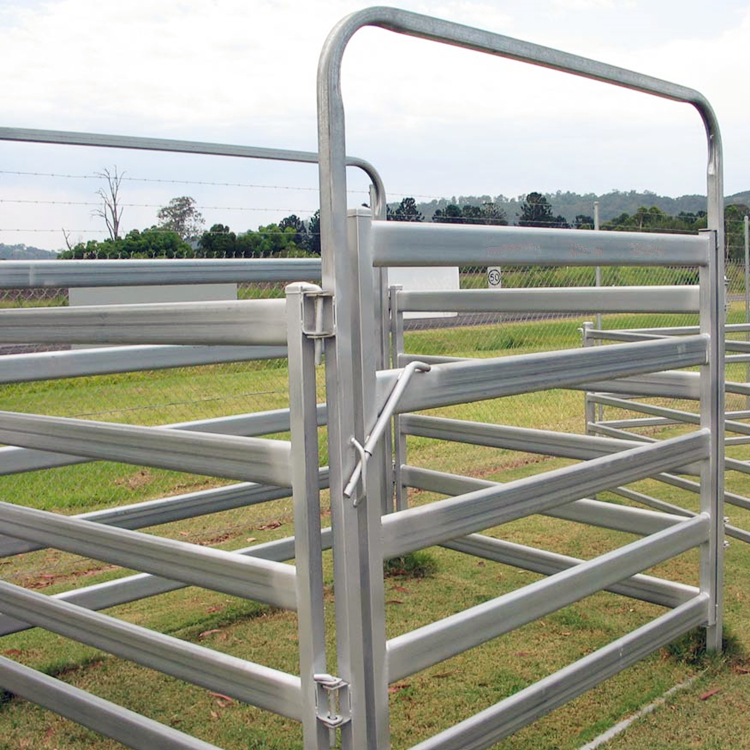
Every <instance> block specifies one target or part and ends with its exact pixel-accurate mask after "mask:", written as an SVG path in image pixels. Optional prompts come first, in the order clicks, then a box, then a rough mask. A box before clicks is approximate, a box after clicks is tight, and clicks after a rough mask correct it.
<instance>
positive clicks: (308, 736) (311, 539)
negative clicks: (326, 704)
mask: <svg viewBox="0 0 750 750" xmlns="http://www.w3.org/2000/svg"><path fill="white" fill-rule="evenodd" d="M319 291H320V287H318V286H315V285H314V284H303V283H300V284H290V285H289V286H287V287H286V317H287V341H288V344H287V351H288V360H289V419H290V429H291V442H292V492H293V497H294V557H295V565H296V574H297V579H296V580H297V621H298V637H299V661H300V680H301V682H302V731H303V736H304V748H305V750H327V749H328V748H329V747H330V738H329V735H330V730H329V728H328V727H327V726H326V725H325V724H324V723H322V722H321V721H319V719H318V709H317V702H318V700H317V699H318V696H317V691H318V690H317V682H316V681H315V675H316V674H325V673H326V672H327V667H326V640H325V636H326V634H325V617H324V612H323V559H322V556H323V550H322V544H321V528H320V479H319V459H318V424H317V397H316V388H315V342H316V340H317V339H318V338H319V337H321V336H324V335H325V333H326V332H325V331H324V330H321V329H320V328H318V329H317V330H315V328H314V326H315V323H316V321H318V322H319V323H320V321H321V316H319V315H316V312H317V310H316V305H318V304H323V303H324V302H325V301H326V300H325V298H324V297H320V296H318V297H316V296H315V295H316V293H317V292H319ZM328 301H329V302H330V300H328ZM306 308H307V309H306ZM306 312H307V313H308V314H307V315H306ZM322 320H323V322H325V316H323V317H322ZM306 324H310V325H311V326H312V330H308V333H305V331H306V330H307V325H306Z"/></svg>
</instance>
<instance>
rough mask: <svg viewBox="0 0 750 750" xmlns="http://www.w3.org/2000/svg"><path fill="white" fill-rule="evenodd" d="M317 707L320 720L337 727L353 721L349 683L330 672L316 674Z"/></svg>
mask: <svg viewBox="0 0 750 750" xmlns="http://www.w3.org/2000/svg"><path fill="white" fill-rule="evenodd" d="M313 679H314V680H315V686H316V691H315V707H316V712H317V716H318V721H319V722H321V724H325V726H327V727H328V728H329V729H337V728H338V727H340V726H343V725H344V724H346V723H347V722H349V721H351V700H350V697H349V683H348V682H345V681H344V680H342V679H341V678H340V677H334V676H333V675H330V674H316V675H314V676H313Z"/></svg>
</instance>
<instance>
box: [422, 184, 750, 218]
mask: <svg viewBox="0 0 750 750" xmlns="http://www.w3.org/2000/svg"><path fill="white" fill-rule="evenodd" d="M542 195H543V196H544V197H545V198H546V199H547V201H548V203H549V204H550V206H551V207H552V212H553V213H554V214H555V215H558V216H561V217H563V218H564V219H565V220H566V221H567V222H568V223H569V224H570V225H571V226H573V225H574V224H575V220H576V217H577V216H593V214H594V201H599V215H600V218H601V221H602V223H604V222H606V221H610V220H612V219H615V218H616V217H618V216H620V215H621V214H625V213H627V214H634V213H636V212H637V211H638V209H639V208H641V207H642V206H648V207H650V206H656V207H657V208H658V209H659V210H660V211H663V212H664V213H665V214H667V215H669V216H678V215H679V214H681V213H684V214H697V213H698V212H699V211H705V210H706V196H705V195H682V196H680V197H679V198H671V197H669V196H666V195H658V194H657V193H652V192H650V191H648V190H646V191H643V192H640V191H637V190H628V191H621V190H612V191H611V192H609V193H605V194H604V195H596V194H595V193H584V194H580V193H572V192H570V191H565V192H563V191H562V190H558V191H557V192H555V193H543V194H542ZM525 199H526V196H525V195H520V196H518V197H517V198H507V197H506V196H504V195H497V196H490V195H461V196H453V197H451V198H442V199H440V200H432V201H429V202H426V203H419V204H418V205H417V206H416V209H417V210H418V211H419V212H420V213H421V214H422V215H423V216H424V217H425V220H426V221H430V220H431V219H432V217H433V215H434V214H435V212H436V211H445V209H446V208H447V206H449V205H450V204H455V205H457V206H459V207H462V206H464V205H474V206H481V205H483V204H485V203H494V204H495V205H496V206H497V207H498V208H499V209H502V210H503V211H504V213H505V215H506V216H507V218H508V221H509V223H511V224H516V223H518V219H519V218H520V216H521V214H522V211H523V203H524V201H525ZM726 203H727V204H736V203H743V204H746V205H750V191H745V192H742V193H736V194H735V195H730V196H727V197H726Z"/></svg>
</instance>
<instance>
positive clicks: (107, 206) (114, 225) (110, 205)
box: [66, 165, 125, 244]
mask: <svg viewBox="0 0 750 750" xmlns="http://www.w3.org/2000/svg"><path fill="white" fill-rule="evenodd" d="M124 174H125V173H124V172H122V173H120V172H118V171H117V165H115V167H114V169H113V170H112V171H111V172H110V171H109V170H108V169H106V168H105V169H104V170H103V171H101V172H96V176H97V177H101V178H102V179H103V180H106V182H107V186H106V187H105V188H100V189H99V190H97V191H96V194H97V195H98V196H99V197H100V198H101V199H102V205H101V206H100V207H99V208H95V209H94V211H93V214H94V216H100V217H101V218H102V219H104V223H105V224H106V225H107V231H108V232H109V238H110V239H111V240H115V241H117V240H118V239H120V219H121V218H122V206H121V205H120V185H121V183H122V178H123V175H124ZM67 240H68V238H67V236H66V244H67Z"/></svg>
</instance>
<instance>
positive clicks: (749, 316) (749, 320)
mask: <svg viewBox="0 0 750 750" xmlns="http://www.w3.org/2000/svg"><path fill="white" fill-rule="evenodd" d="M744 224H745V227H744V229H745V231H744V236H745V323H746V324H748V325H750V216H748V215H747V214H745V217H744ZM745 341H750V331H745ZM745 382H746V383H748V382H750V362H747V363H745ZM745 409H750V396H745Z"/></svg>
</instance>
